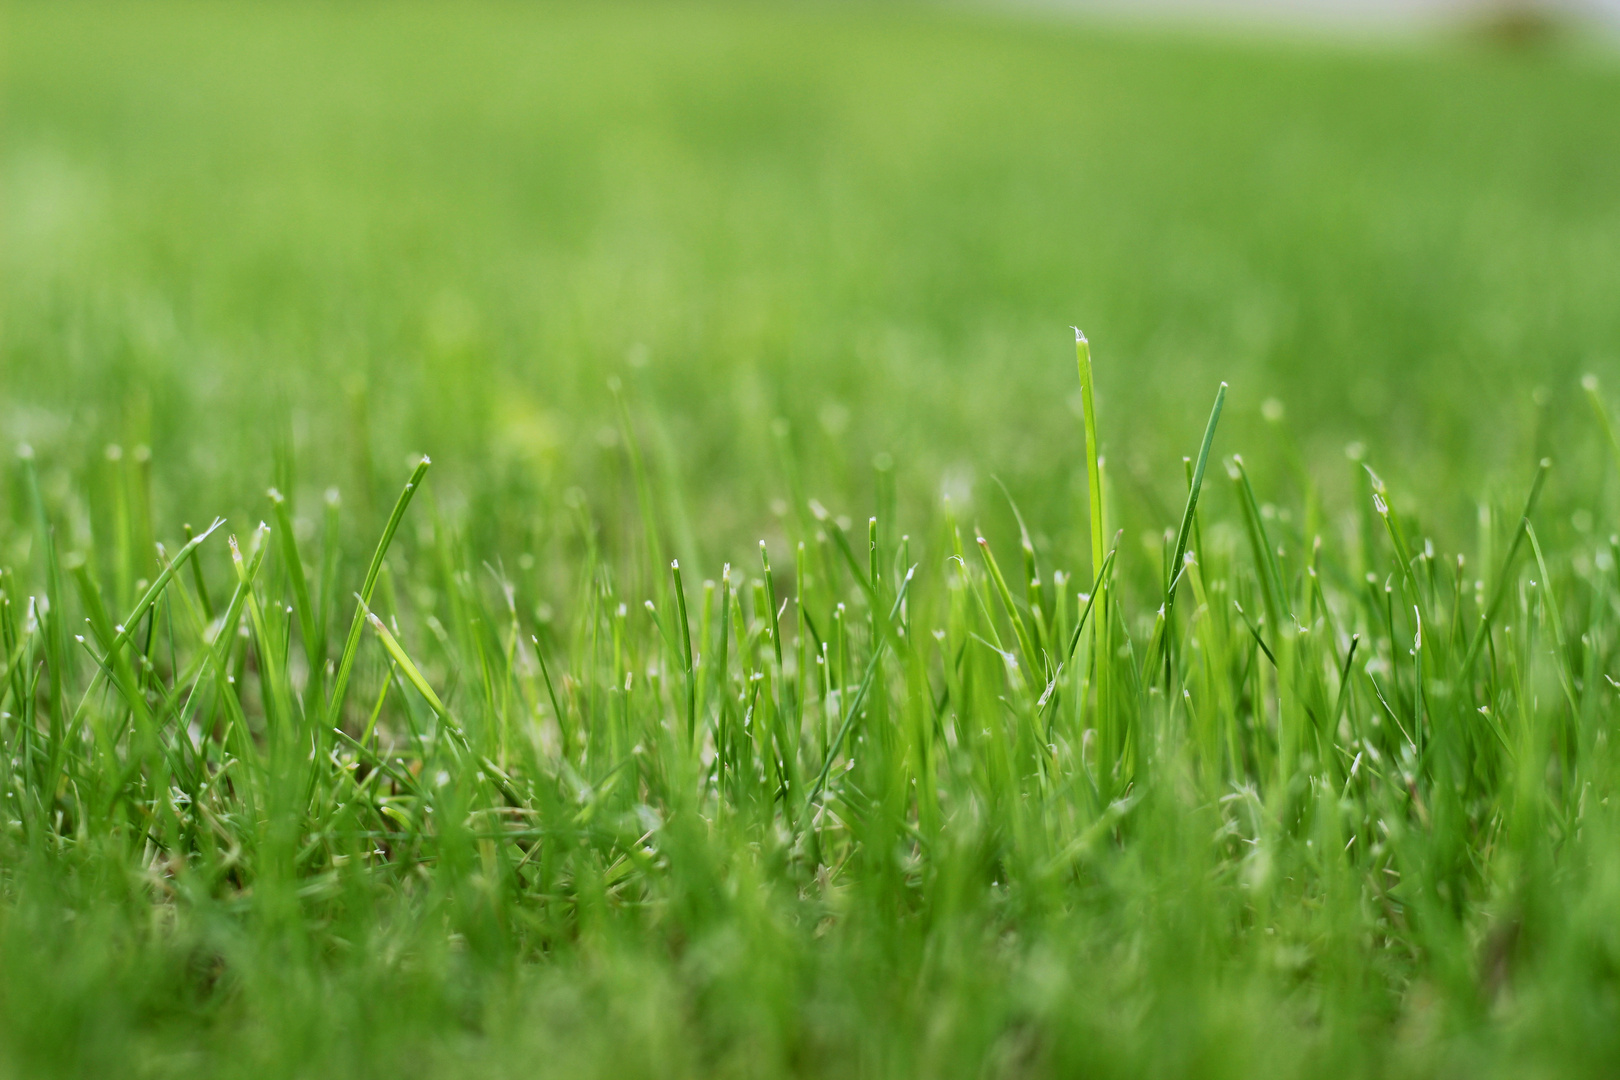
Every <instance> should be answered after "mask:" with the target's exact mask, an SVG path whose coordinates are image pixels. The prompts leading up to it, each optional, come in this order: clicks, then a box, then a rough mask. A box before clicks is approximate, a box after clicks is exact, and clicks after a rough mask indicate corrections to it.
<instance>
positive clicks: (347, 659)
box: [324, 457, 433, 728]
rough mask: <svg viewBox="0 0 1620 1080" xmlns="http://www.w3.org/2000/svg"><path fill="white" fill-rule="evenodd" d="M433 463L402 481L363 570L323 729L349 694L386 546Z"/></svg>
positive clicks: (332, 722)
mask: <svg viewBox="0 0 1620 1080" xmlns="http://www.w3.org/2000/svg"><path fill="white" fill-rule="evenodd" d="M432 465H433V462H432V461H430V460H428V459H427V458H426V457H424V458H422V460H421V461H420V462H418V463H417V466H416V468H415V469H414V470H413V471H412V472H411V478H410V479H409V480H407V481H405V490H404V491H401V492H400V493H399V499H398V501H397V502H395V503H394V511H393V513H391V514H389V515H388V524H387V525H385V526H384V527H383V534H382V539H380V540H378V541H377V550H376V551H375V552H373V553H372V556H371V565H370V566H368V567H366V577H365V582H364V583H363V584H362V585H361V586H360V593H359V602H358V603H357V604H356V605H355V608H354V618H353V619H352V620H351V621H350V622H349V636H348V637H347V638H346V639H345V640H344V642H343V653H342V655H341V656H339V658H338V665H337V675H336V676H335V677H334V678H333V680H332V699H331V701H330V703H329V704H328V705H327V709H326V724H325V725H324V726H325V727H326V728H334V727H338V726H339V722H340V721H341V719H342V715H343V698H344V695H345V694H347V693H348V689H349V675H350V673H351V672H352V671H353V670H354V661H355V658H356V657H357V656H358V655H359V653H360V631H361V630H362V629H364V627H365V625H366V624H365V614H366V608H367V606H368V605H369V604H370V603H371V594H372V590H374V589H375V588H376V587H377V575H378V574H380V573H382V566H383V559H384V558H385V557H386V556H387V554H388V546H389V545H390V544H392V543H393V542H394V533H395V532H396V531H397V530H398V529H399V523H400V522H401V521H403V520H404V518H405V511H406V510H407V509H408V508H409V507H410V505H411V499H412V498H414V497H415V495H416V489H417V488H419V487H421V486H422V478H423V477H425V476H426V475H427V471H428V469H429V468H430V467H431V466H432Z"/></svg>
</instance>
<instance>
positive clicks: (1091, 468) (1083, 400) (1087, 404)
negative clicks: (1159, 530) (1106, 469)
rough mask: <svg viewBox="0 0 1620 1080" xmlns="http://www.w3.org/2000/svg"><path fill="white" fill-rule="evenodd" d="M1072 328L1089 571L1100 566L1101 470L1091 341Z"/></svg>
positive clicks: (1094, 570) (1101, 528) (1101, 524)
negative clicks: (1088, 517)
mask: <svg viewBox="0 0 1620 1080" xmlns="http://www.w3.org/2000/svg"><path fill="white" fill-rule="evenodd" d="M1070 329H1071V330H1073V331H1074V354H1075V359H1076V361H1077V362H1078V364H1079V367H1080V409H1081V412H1082V413H1083V418H1084V421H1085V427H1086V480H1087V483H1088V485H1089V488H1090V492H1091V567H1092V569H1091V572H1092V573H1093V574H1096V573H1098V572H1099V571H1100V570H1101V569H1102V564H1103V558H1104V548H1103V490H1102V470H1101V469H1100V468H1099V466H1098V463H1097V461H1098V449H1097V404H1096V391H1095V390H1094V388H1093V386H1092V379H1091V343H1090V342H1088V341H1087V340H1086V335H1084V334H1082V333H1081V332H1080V328H1079V327H1078V326H1073V327H1070Z"/></svg>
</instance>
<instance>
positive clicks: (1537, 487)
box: [1460, 458, 1552, 678]
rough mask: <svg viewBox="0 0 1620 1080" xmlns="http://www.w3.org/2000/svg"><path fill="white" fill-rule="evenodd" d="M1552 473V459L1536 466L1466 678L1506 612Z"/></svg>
mask: <svg viewBox="0 0 1620 1080" xmlns="http://www.w3.org/2000/svg"><path fill="white" fill-rule="evenodd" d="M1551 469H1552V461H1551V460H1550V459H1548V458H1542V459H1541V462H1540V464H1539V465H1537V466H1536V477H1535V479H1534V480H1532V481H1531V482H1530V494H1529V496H1528V497H1527V498H1526V499H1525V500H1524V512H1523V513H1521V514H1520V515H1519V524H1518V527H1517V528H1516V529H1514V530H1513V540H1512V542H1511V543H1509V544H1508V550H1507V556H1506V557H1505V558H1504V559H1503V560H1502V568H1501V569H1500V570H1499V571H1497V575H1496V585H1495V587H1494V588H1493V589H1492V590H1491V599H1490V604H1489V606H1488V607H1486V609H1485V614H1484V617H1483V618H1481V619H1480V621H1479V628H1478V629H1476V630H1475V631H1474V639H1473V641H1471V642H1470V643H1469V645H1468V652H1467V653H1466V654H1465V655H1464V656H1463V662H1462V671H1461V673H1460V674H1461V675H1462V676H1463V677H1464V678H1466V677H1467V676H1468V675H1469V673H1471V672H1472V671H1473V668H1474V661H1475V660H1477V659H1478V658H1479V650H1480V646H1481V645H1483V644H1484V643H1485V641H1486V640H1487V639H1488V638H1489V636H1490V631H1491V625H1492V624H1493V623H1494V622H1495V621H1496V616H1497V614H1498V613H1499V612H1500V611H1501V609H1502V602H1503V601H1504V600H1506V599H1507V596H1508V593H1509V591H1510V586H1511V584H1512V578H1511V576H1512V573H1513V563H1514V560H1515V559H1516V558H1517V557H1518V554H1519V546H1520V545H1521V544H1523V543H1524V537H1525V532H1526V530H1527V529H1528V528H1529V526H1530V515H1531V514H1533V513H1535V510H1536V502H1537V501H1538V500H1539V499H1540V498H1541V489H1542V486H1543V485H1544V484H1546V482H1547V473H1548V472H1549V471H1551Z"/></svg>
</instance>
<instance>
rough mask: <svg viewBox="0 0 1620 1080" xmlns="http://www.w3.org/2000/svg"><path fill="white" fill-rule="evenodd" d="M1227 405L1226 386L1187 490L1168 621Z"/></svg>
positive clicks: (1167, 593)
mask: <svg viewBox="0 0 1620 1080" xmlns="http://www.w3.org/2000/svg"><path fill="white" fill-rule="evenodd" d="M1225 404H1226V384H1225V383H1224V382H1223V383H1221V386H1220V389H1219V390H1217V391H1215V407H1214V408H1212V409H1211V410H1210V412H1209V423H1208V424H1207V425H1206V426H1205V427H1204V441H1203V442H1202V443H1201V444H1200V445H1199V447H1198V460H1197V462H1196V463H1195V464H1194V465H1193V472H1192V486H1191V487H1190V488H1189V489H1188V491H1187V508H1186V509H1185V510H1183V511H1182V514H1181V528H1179V529H1177V530H1176V547H1175V556H1174V557H1173V558H1172V559H1171V560H1170V574H1169V576H1168V577H1167V579H1166V581H1165V588H1164V615H1165V619H1166V621H1167V622H1168V620H1169V618H1170V611H1171V609H1172V608H1173V607H1174V605H1175V602H1176V586H1177V585H1178V584H1179V583H1180V581H1181V573H1182V569H1183V567H1182V562H1183V560H1184V559H1186V557H1187V542H1188V540H1189V539H1191V537H1192V531H1193V521H1194V518H1195V516H1196V514H1197V512H1198V493H1199V491H1200V490H1202V488H1203V486H1204V467H1205V466H1206V465H1208V464H1209V450H1210V447H1211V446H1212V445H1214V443H1215V428H1216V425H1218V424H1219V423H1220V422H1221V408H1222V406H1224V405H1225Z"/></svg>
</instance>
